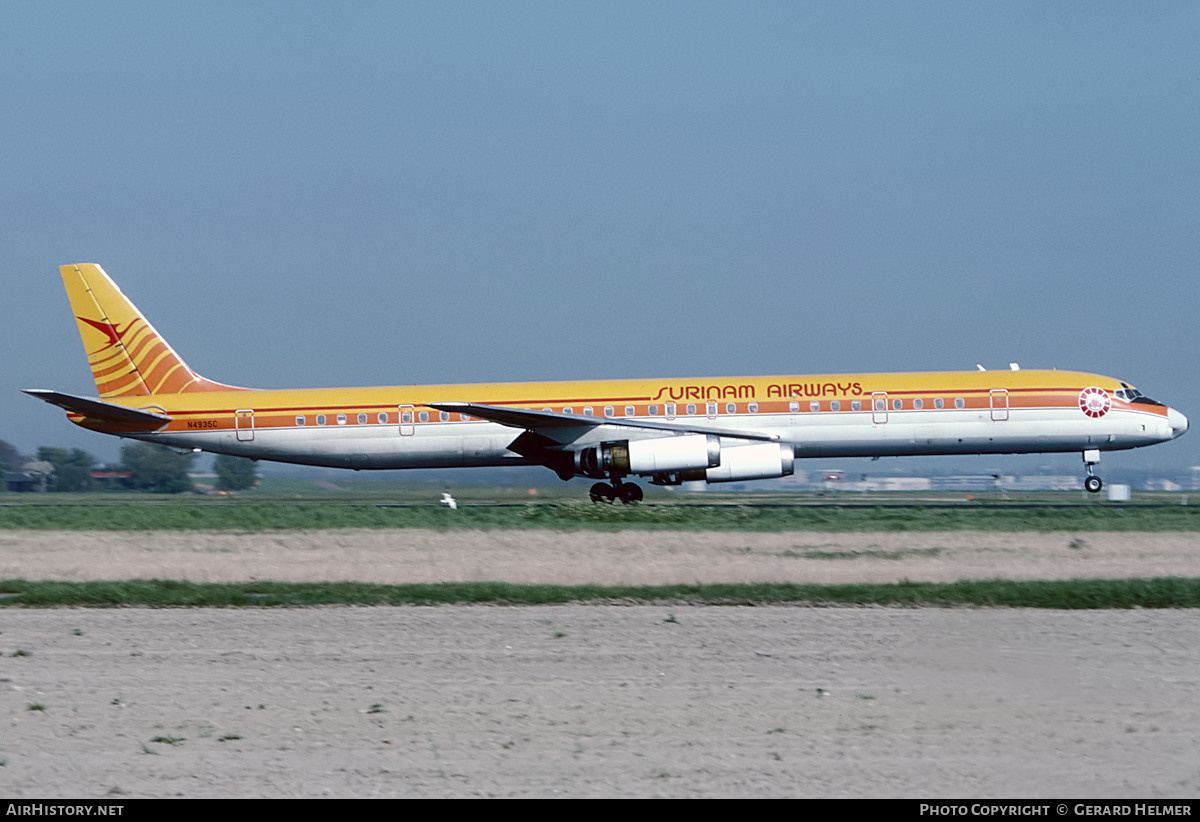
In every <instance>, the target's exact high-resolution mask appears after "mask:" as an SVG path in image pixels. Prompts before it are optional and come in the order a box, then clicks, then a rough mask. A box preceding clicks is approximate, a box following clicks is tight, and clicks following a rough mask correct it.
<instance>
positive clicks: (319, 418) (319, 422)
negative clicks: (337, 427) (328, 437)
mask: <svg viewBox="0 0 1200 822" xmlns="http://www.w3.org/2000/svg"><path fill="white" fill-rule="evenodd" d="M324 424H325V415H324V414H317V425H324Z"/></svg>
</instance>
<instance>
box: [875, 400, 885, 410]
mask: <svg viewBox="0 0 1200 822" xmlns="http://www.w3.org/2000/svg"><path fill="white" fill-rule="evenodd" d="M875 410H876V411H886V410H887V403H885V402H884V401H883V400H875Z"/></svg>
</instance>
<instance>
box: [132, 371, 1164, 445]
mask: <svg viewBox="0 0 1200 822" xmlns="http://www.w3.org/2000/svg"><path fill="white" fill-rule="evenodd" d="M1089 386H1095V387H1099V388H1104V389H1105V390H1107V391H1108V392H1109V393H1110V394H1111V393H1113V392H1114V391H1116V390H1117V389H1119V388H1121V387H1122V383H1120V382H1119V381H1118V380H1115V379H1113V378H1111V377H1104V376H1100V375H1096V374H1087V373H1081V372H1073V371H1044V370H1022V371H956V372H913V373H876V374H829V375H801V376H795V375H792V376H766V377H720V378H710V379H643V380H589V381H563V382H525V383H477V384H457V385H428V386H415V385H404V386H380V387H367V388H311V389H283V390H239V391H210V392H204V393H194V394H158V395H155V396H153V397H114V398H111V399H110V400H109V401H110V402H114V403H119V404H121V405H127V406H129V407H133V408H141V407H149V406H153V407H154V408H161V409H163V410H164V411H166V412H167V413H168V414H170V415H171V416H172V417H174V418H175V422H173V423H172V424H171V426H170V427H169V430H189V425H188V423H189V422H190V423H193V425H192V426H191V428H193V429H194V427H195V425H194V423H195V422H196V421H197V420H211V421H213V423H215V424H209V425H207V426H206V427H209V428H233V427H234V415H235V412H236V411H238V410H253V411H254V413H255V416H256V422H255V424H256V427H257V426H262V427H275V426H285V425H291V424H294V418H295V417H296V416H304V415H314V414H327V415H336V414H339V413H344V414H347V415H357V414H359V413H366V414H368V421H369V422H371V423H375V422H376V420H377V415H378V414H379V413H389V414H390V417H389V422H395V421H396V416H395V415H396V412H397V408H398V407H399V406H413V407H415V408H417V409H420V408H421V407H422V406H425V405H426V404H428V403H444V402H474V403H481V404H487V405H508V406H514V407H519V408H531V409H535V410H541V409H547V408H548V409H550V410H552V411H555V412H562V411H564V410H565V409H570V410H571V412H572V413H576V414H582V413H585V409H589V408H590V413H591V414H592V415H593V416H596V417H600V416H603V415H604V409H605V407H606V406H613V413H612V416H616V417H624V416H629V415H628V414H627V411H626V406H632V407H633V412H634V413H633V416H647V415H651V414H652V413H653V415H654V416H660V417H662V416H666V415H668V413H672V412H669V411H668V406H669V405H674V406H675V408H674V411H673V413H675V414H678V415H679V416H684V415H687V414H697V415H704V414H706V413H707V412H708V408H707V406H708V404H709V403H716V404H717V414H719V415H722V416H724V415H726V414H727V410H726V409H727V407H728V404H729V403H733V404H734V407H735V413H739V414H740V413H748V412H751V411H752V412H753V413H760V414H772V413H776V414H779V413H801V414H803V413H808V412H810V410H811V407H812V406H811V404H812V403H814V402H815V403H818V404H819V405H818V410H820V411H831V410H833V405H832V403H834V402H835V401H836V402H837V403H838V405H839V408H838V410H840V411H850V410H851V406H852V404H853V403H854V401H856V400H857V401H859V406H860V407H859V409H857V410H862V411H870V410H872V404H871V401H872V400H873V399H875V398H878V395H881V394H886V395H887V396H888V397H889V402H890V401H891V398H893V397H894V398H897V399H902V400H905V402H904V403H903V407H904V408H905V409H909V408H911V407H912V404H911V401H912V400H913V399H917V398H922V399H923V400H924V402H925V407H926V410H932V408H933V405H932V403H933V400H935V399H937V398H942V399H943V400H944V401H945V404H946V408H947V409H952V408H953V407H954V406H953V402H954V400H955V399H956V398H962V399H964V401H965V403H966V406H967V407H982V408H987V407H988V406H989V404H990V403H991V402H992V395H993V393H995V392H1007V402H1006V407H1011V408H1022V407H1026V408H1028V407H1070V406H1074V405H1075V404H1076V402H1077V400H1078V395H1079V392H1080V391H1081V390H1082V389H1083V388H1086V387H1089ZM792 403H796V405H795V406H793V405H792ZM1114 403H1118V401H1116V400H1114ZM751 404H754V408H753V409H751ZM688 405H695V406H696V408H695V409H693V410H692V411H688V410H687V406H688ZM651 406H654V409H653V412H651V410H650V407H651ZM888 410H891V406H890V404H889V408H888ZM1139 410H1143V411H1148V412H1151V413H1160V412H1161V413H1162V414H1165V413H1166V411H1165V409H1162V408H1159V407H1157V406H1139ZM455 416H457V415H455ZM430 419H431V421H437V420H438V412H436V411H433V412H431V417H430ZM308 422H309V424H311V420H309V421H308ZM350 422H354V417H351V420H350Z"/></svg>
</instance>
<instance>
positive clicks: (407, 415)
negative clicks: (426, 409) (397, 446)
mask: <svg viewBox="0 0 1200 822" xmlns="http://www.w3.org/2000/svg"><path fill="white" fill-rule="evenodd" d="M415 432H416V429H415V428H413V406H411V405H401V406H400V436H402V437H411V436H412V435H413V434H414V433H415Z"/></svg>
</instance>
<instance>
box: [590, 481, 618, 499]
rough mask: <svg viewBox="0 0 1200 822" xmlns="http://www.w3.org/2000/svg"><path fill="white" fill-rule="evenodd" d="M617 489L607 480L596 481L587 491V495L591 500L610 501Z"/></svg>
mask: <svg viewBox="0 0 1200 822" xmlns="http://www.w3.org/2000/svg"><path fill="white" fill-rule="evenodd" d="M616 495H617V491H616V489H615V488H613V487H612V486H611V485H609V484H608V483H607V482H598V483H596V484H595V485H593V486H592V487H591V489H590V490H589V491H588V496H589V497H591V499H592V502H612V501H613V498H614V497H616Z"/></svg>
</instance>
